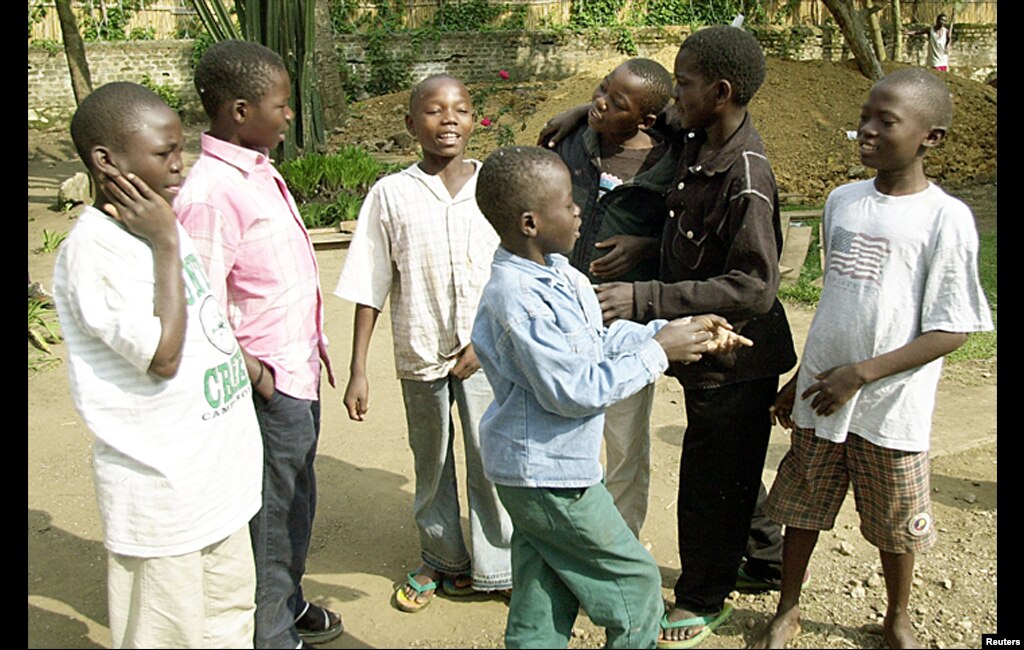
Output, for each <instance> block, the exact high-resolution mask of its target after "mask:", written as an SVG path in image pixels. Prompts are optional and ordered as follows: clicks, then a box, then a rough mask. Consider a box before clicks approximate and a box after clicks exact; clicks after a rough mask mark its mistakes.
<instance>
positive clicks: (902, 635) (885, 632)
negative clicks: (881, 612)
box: [882, 612, 924, 648]
mask: <svg viewBox="0 0 1024 650" xmlns="http://www.w3.org/2000/svg"><path fill="white" fill-rule="evenodd" d="M882 636H883V637H884V638H885V644H886V647H889V648H923V647H924V646H922V645H921V644H920V643H918V641H917V637H915V636H914V630H913V628H912V627H911V626H910V617H908V616H907V613H906V612H898V613H896V614H892V615H888V616H886V617H885V622H884V623H883V624H882Z"/></svg>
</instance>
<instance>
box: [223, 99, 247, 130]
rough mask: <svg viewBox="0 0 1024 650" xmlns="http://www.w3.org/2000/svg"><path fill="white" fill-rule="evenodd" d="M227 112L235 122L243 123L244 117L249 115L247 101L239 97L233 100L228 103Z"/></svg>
mask: <svg viewBox="0 0 1024 650" xmlns="http://www.w3.org/2000/svg"><path fill="white" fill-rule="evenodd" d="M228 113H229V114H230V115H231V121H232V122H234V123H235V124H239V125H241V124H245V118H246V117H248V115H249V102H248V101H246V100H244V99H241V98H238V99H235V100H233V101H232V102H231V103H230V104H229V105H228Z"/></svg>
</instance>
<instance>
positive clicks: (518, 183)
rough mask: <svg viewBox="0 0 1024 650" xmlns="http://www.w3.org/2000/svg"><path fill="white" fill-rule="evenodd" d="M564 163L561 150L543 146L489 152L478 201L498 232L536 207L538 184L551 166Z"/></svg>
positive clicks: (478, 190) (508, 148) (481, 176)
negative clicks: (559, 154)
mask: <svg viewBox="0 0 1024 650" xmlns="http://www.w3.org/2000/svg"><path fill="white" fill-rule="evenodd" d="M563 164H564V163H563V162H562V159H561V158H559V157H558V154H556V153H555V152H554V151H551V150H549V149H543V148H541V147H523V146H513V147H501V148H500V149H497V150H495V151H494V153H492V154H491V155H489V156H487V159H486V160H484V164H483V167H481V168H480V175H479V177H478V178H477V181H476V203H477V205H478V206H479V208H480V211H481V212H483V213H484V216H485V217H487V221H489V222H490V224H491V226H493V227H494V230H495V231H497V233H498V234H499V235H501V234H504V233H507V232H509V231H510V229H511V228H512V227H513V226H514V224H515V223H516V222H517V220H518V219H519V217H520V216H521V215H522V214H523V213H524V212H529V211H530V210H533V209H534V208H536V205H535V203H534V201H535V200H536V197H537V191H536V190H537V186H538V185H539V184H540V183H542V182H543V180H544V179H545V178H546V177H547V175H548V174H550V173H551V169H552V167H555V166H557V165H563Z"/></svg>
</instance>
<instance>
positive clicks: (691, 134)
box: [686, 131, 697, 140]
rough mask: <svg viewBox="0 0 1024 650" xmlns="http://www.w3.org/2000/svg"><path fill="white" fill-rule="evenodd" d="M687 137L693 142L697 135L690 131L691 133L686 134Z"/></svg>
mask: <svg viewBox="0 0 1024 650" xmlns="http://www.w3.org/2000/svg"><path fill="white" fill-rule="evenodd" d="M686 137H687V138H690V139H691V140H692V139H693V138H695V137H697V134H696V133H694V132H693V131H690V132H689V133H687V134H686Z"/></svg>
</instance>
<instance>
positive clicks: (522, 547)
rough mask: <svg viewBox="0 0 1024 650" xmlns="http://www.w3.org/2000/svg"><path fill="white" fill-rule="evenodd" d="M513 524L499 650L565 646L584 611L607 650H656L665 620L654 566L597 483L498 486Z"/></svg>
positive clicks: (658, 578)
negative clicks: (508, 598)
mask: <svg viewBox="0 0 1024 650" xmlns="http://www.w3.org/2000/svg"><path fill="white" fill-rule="evenodd" d="M496 487H497V490H498V496H499V498H500V499H501V502H502V504H504V506H505V509H506V510H507V511H508V514H509V516H510V517H511V518H512V585H513V590H512V602H511V603H510V605H509V612H508V624H507V626H506V629H505V646H506V647H508V648H564V647H566V646H567V645H568V643H569V637H570V635H571V633H572V626H573V623H574V622H575V620H576V615H577V613H578V612H579V608H580V606H581V605H582V606H583V608H584V609H585V610H586V612H587V615H588V616H589V617H590V620H592V621H593V622H594V623H595V624H596V625H600V626H602V627H604V628H605V631H606V634H607V645H606V647H608V648H654V647H655V646H656V644H657V640H658V621H659V620H660V619H661V616H662V615H663V614H664V612H665V609H664V603H663V601H662V598H661V573H660V571H659V570H658V565H657V563H656V562H655V561H654V558H653V557H651V554H650V553H648V552H647V549H645V548H644V547H643V546H642V545H641V544H640V542H639V541H637V538H636V537H635V536H634V535H633V533H632V532H631V531H630V529H629V527H628V526H627V525H626V522H625V521H624V520H623V519H622V515H620V514H619V511H618V510H616V509H615V504H614V502H613V501H612V497H611V495H610V494H609V493H608V490H607V489H605V487H604V485H603V484H601V483H598V484H596V485H593V486H591V487H589V488H585V489H553V488H552V489H548V488H519V487H509V486H506V485H498V486H496Z"/></svg>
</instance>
